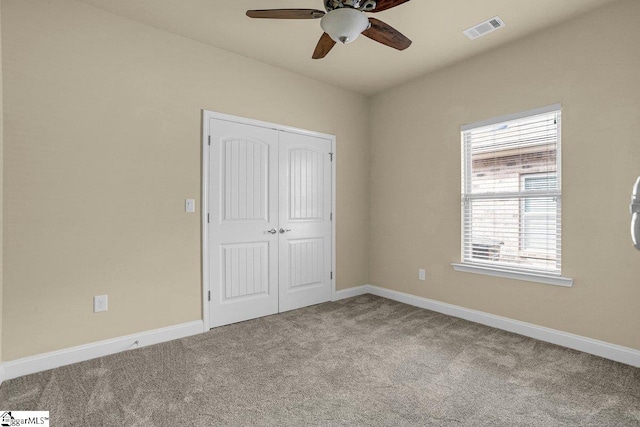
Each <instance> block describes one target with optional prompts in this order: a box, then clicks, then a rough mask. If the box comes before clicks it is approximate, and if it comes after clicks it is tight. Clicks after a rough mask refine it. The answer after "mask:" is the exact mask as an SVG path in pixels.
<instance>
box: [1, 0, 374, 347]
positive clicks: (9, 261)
mask: <svg viewBox="0 0 640 427" xmlns="http://www.w3.org/2000/svg"><path fill="white" fill-rule="evenodd" d="M2 9H3V10H2V25H3V32H4V38H3V41H2V42H3V50H4V55H5V61H4V81H5V98H4V101H5V114H6V115H5V118H6V127H5V129H6V134H5V141H6V147H5V156H6V163H5V177H6V178H5V194H4V196H5V208H6V210H5V224H4V232H5V240H4V243H5V266H6V268H5V276H4V278H5V282H4V283H5V286H4V296H5V300H6V301H8V303H7V304H6V305H5V313H4V314H5V322H4V324H3V330H4V336H3V340H4V346H3V348H4V350H3V358H4V360H12V359H16V358H19V357H23V356H29V355H33V354H38V353H42V352H47V351H52V350H56V349H61V348H65V347H70V346H74V345H79V344H83V343H88V342H94V341H98V340H102V339H106V338H111V337H116V336H121V335H125V334H130V333H135V332H139V331H144V330H149V329H154V328H160V327H164V326H169V325H175V324H179V323H182V322H188V321H193V320H197V319H200V318H201V279H200V269H201V265H200V216H199V215H194V214H185V213H184V199H185V198H196V199H197V204H198V206H199V204H200V197H199V196H200V189H201V186H200V176H201V175H200V174H201V171H200V164H201V156H200V150H201V147H200V145H201V142H200V140H201V136H200V129H201V109H208V110H214V111H219V112H224V113H228V114H235V115H239V116H245V117H251V118H255V119H259V120H266V121H270V122H276V123H281V124H285V125H290V126H295V127H300V128H304V129H310V130H315V131H320V132H325V133H330V134H335V135H336V136H337V141H338V142H337V147H338V149H337V160H338V170H337V187H338V193H337V234H338V241H337V258H338V259H337V263H338V266H337V280H338V288H340V289H341V288H346V287H351V286H358V285H362V284H364V283H367V281H368V271H367V270H368V229H369V227H368V206H369V201H368V197H369V182H368V174H369V171H368V168H369V157H368V153H369V137H368V135H369V134H368V118H367V113H368V103H367V99H366V98H365V97H363V96H360V95H356V94H353V93H350V92H347V91H344V90H341V89H336V88H333V87H331V86H328V85H326V84H322V83H318V82H317V81H314V80H311V79H308V78H305V77H302V76H299V75H296V74H293V73H290V72H287V71H283V70H281V69H278V68H275V67H271V66H267V65H264V64H262V63H259V62H256V61H253V60H250V59H247V58H244V57H241V56H238V55H234V54H230V53H227V52H225V51H222V50H219V49H216V48H213V47H210V46H207V45H204V44H200V43H197V42H194V41H192V40H188V39H185V38H181V37H178V36H175V35H172V34H169V33H166V32H162V31H158V30H155V29H153V28H151V27H147V26H144V25H141V24H138V23H134V22H132V21H128V20H126V19H122V18H120V17H118V16H115V15H112V14H109V13H106V12H102V11H99V10H97V9H94V8H92V7H90V6H86V5H82V4H79V3H76V2H73V1H67V0H64V1H63V0H61V1H55V2H50V1H36V0H30V1H22V0H3V1H2ZM197 209H198V211H199V207H198V208H197ZM100 294H108V295H109V311H108V312H107V313H101V314H93V313H92V297H93V296H94V295H100Z"/></svg>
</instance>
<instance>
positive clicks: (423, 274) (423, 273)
mask: <svg viewBox="0 0 640 427" xmlns="http://www.w3.org/2000/svg"><path fill="white" fill-rule="evenodd" d="M418 280H427V272H426V271H424V270H423V269H420V270H418Z"/></svg>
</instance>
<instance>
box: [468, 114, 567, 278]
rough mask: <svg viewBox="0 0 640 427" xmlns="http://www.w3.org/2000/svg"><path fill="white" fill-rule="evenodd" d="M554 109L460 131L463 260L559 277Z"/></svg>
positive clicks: (556, 119)
mask: <svg viewBox="0 0 640 427" xmlns="http://www.w3.org/2000/svg"><path fill="white" fill-rule="evenodd" d="M560 118H561V113H560V108H559V106H553V107H547V108H544V109H540V110H535V111H534V112H530V113H528V114H527V113H523V114H520V115H517V116H516V118H513V117H512V118H509V119H506V120H504V121H499V120H496V121H492V122H489V124H487V122H485V123H481V124H479V125H476V126H474V125H470V126H466V127H465V128H463V131H462V146H463V147H462V151H463V170H462V175H463V176H462V204H463V207H462V212H463V226H462V228H463V230H462V236H463V237H462V261H463V263H467V264H476V265H481V266H485V267H495V268H501V269H508V270H516V271H521V272H526V273H534V274H541V273H542V274H552V275H560V271H561V264H562V263H561V242H560V237H561V228H560V227H561V196H562V194H561V186H560Z"/></svg>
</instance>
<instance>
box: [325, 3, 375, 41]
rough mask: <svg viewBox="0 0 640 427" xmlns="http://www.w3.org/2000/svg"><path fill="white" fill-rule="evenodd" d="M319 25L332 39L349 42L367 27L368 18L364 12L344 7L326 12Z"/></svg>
mask: <svg viewBox="0 0 640 427" xmlns="http://www.w3.org/2000/svg"><path fill="white" fill-rule="evenodd" d="M320 26H321V27H322V29H323V30H324V32H325V33H327V34H329V36H330V37H331V38H332V39H333V40H334V41H336V42H338V43H351V42H352V41H354V40H355V39H357V38H358V36H359V35H360V33H362V32H363V31H364V30H366V29H367V28H369V19H368V18H367V15H365V14H364V12H361V11H359V10H356V9H351V8H346V7H345V8H340V9H335V10H332V11H331V12H329V13H327V14H326V15H325V16H324V17H323V18H322V21H320Z"/></svg>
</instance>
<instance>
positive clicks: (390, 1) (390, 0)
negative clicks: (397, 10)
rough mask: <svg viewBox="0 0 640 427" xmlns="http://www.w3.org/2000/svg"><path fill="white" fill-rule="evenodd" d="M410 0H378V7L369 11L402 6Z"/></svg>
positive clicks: (374, 11)
mask: <svg viewBox="0 0 640 427" xmlns="http://www.w3.org/2000/svg"><path fill="white" fill-rule="evenodd" d="M408 1H409V0H378V1H377V2H376V8H375V9H373V10H371V11H369V12H373V13H376V12H382V11H383V10H387V9H391V8H392V7H396V6H400V5H401V4H402V3H406V2H408Z"/></svg>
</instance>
